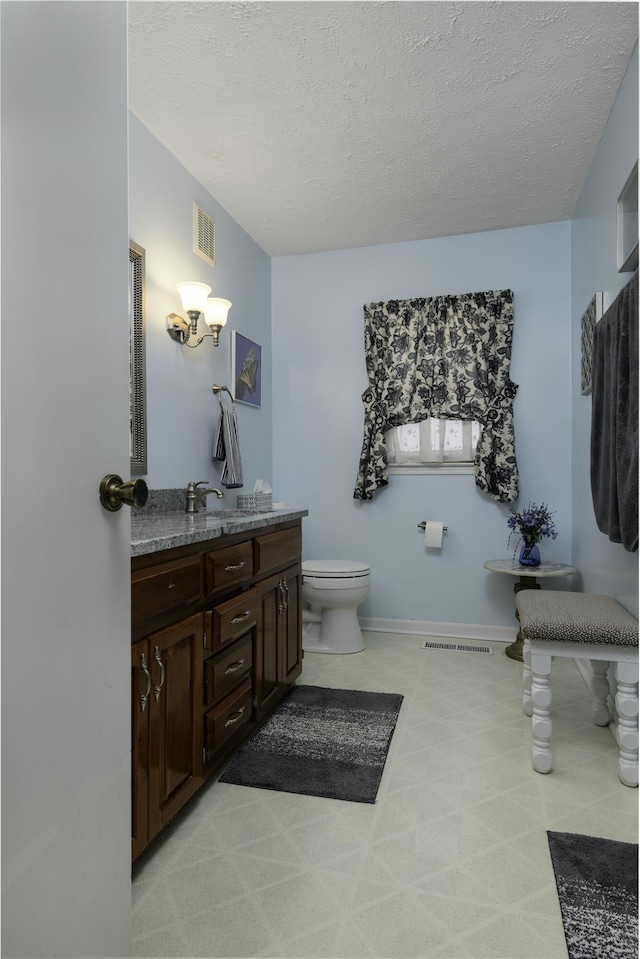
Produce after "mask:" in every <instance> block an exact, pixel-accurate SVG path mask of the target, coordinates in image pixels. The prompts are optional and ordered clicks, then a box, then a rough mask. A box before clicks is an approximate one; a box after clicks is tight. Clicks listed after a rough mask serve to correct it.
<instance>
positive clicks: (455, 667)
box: [133, 633, 638, 959]
mask: <svg viewBox="0 0 640 959" xmlns="http://www.w3.org/2000/svg"><path fill="white" fill-rule="evenodd" d="M365 642H366V650H365V651H364V652H363V653H358V654H355V655H352V656H326V655H325V656H323V655H319V654H307V655H306V657H305V660H304V671H303V674H302V677H301V678H300V680H299V682H302V683H307V684H310V685H316V686H333V687H343V688H357V689H369V690H378V691H383V692H395V693H402V694H403V695H404V697H405V698H404V702H403V705H402V709H401V711H400V717H399V720H398V725H397V727H396V731H395V734H394V737H393V740H392V743H391V749H390V752H389V756H388V759H387V764H386V766H385V772H384V775H383V778H382V783H381V786H380V790H379V792H378V798H377V801H376V803H375V804H372V805H369V804H362V803H349V802H341V801H335V800H330V799H320V798H315V797H307V796H295V795H289V794H287V793H278V792H272V791H269V790H260V789H248V788H246V787H242V786H232V785H227V784H224V783H218V782H211V783H210V784H208V786H206V787H205V788H204V790H203V791H202V793H201V794H200V795H199V796H198V797H196V798H195V799H194V800H193V801H192V803H191V805H190V806H189V807H188V809H187V810H185V811H184V812H183V813H182V814H181V815H180V817H179V819H178V820H177V821H176V822H175V823H174V824H172V826H171V827H170V828H169V829H168V830H167V831H166V832H165V834H164V835H163V836H162V837H161V838H160V839H159V840H158V842H157V843H156V845H155V847H154V848H153V849H152V850H150V852H149V853H148V854H147V855H146V857H145V858H144V860H143V862H142V863H141V864H140V865H139V866H138V867H136V870H135V873H134V882H133V902H134V906H133V937H134V939H133V956H152V957H161V956H162V957H177V956H205V957H211V959H212V957H222V956H225V957H230V956H244V957H268V956H270V957H279V959H285V957H289V956H291V957H297V959H304V957H313V956H315V957H322V956H324V957H330V959H331V957H332V959H339V957H353V959H355V957H374V959H376V957H377V959H382V957H410V956H414V957H419V959H453V957H455V959H484V957H493V959H519V957H535V959H555V957H563V959H566V956H567V951H566V946H565V941H564V935H563V931H562V923H561V918H560V911H559V907H558V901H557V897H556V890H555V882H554V877H553V870H552V867H551V862H550V859H549V852H548V845H547V839H546V830H547V829H552V830H558V831H562V832H579V833H586V834H590V835H597V836H605V837H608V838H610V839H618V840H623V841H626V842H637V830H638V790H636V789H629V788H628V787H625V786H623V785H621V783H620V782H619V780H618V778H617V775H616V746H615V743H614V741H613V739H612V736H611V733H610V732H609V730H608V729H606V728H605V729H603V728H601V727H598V726H594V725H593V724H592V722H591V718H590V697H589V693H588V690H587V687H586V685H585V683H584V680H583V679H582V677H581V676H580V674H579V673H578V670H577V668H576V666H575V665H574V664H573V662H570V661H567V660H558V661H556V662H555V663H554V669H553V692H554V703H553V722H554V733H553V745H554V767H555V768H554V771H553V772H552V773H551V774H550V775H548V776H541V775H539V774H538V773H535V772H533V770H532V768H531V763H530V721H529V720H528V719H527V718H526V717H524V716H523V714H522V709H521V690H522V685H521V673H522V669H521V666H520V664H519V663H515V662H514V661H512V660H510V659H508V658H507V657H506V656H505V655H504V646H503V645H501V644H500V643H495V644H491V645H492V648H493V650H494V654H493V655H483V654H480V653H475V652H474V653H460V652H445V651H431V650H425V649H423V648H422V642H423V639H422V638H421V637H418V636H408V635H398V634H395V635H392V634H384V633H367V634H365Z"/></svg>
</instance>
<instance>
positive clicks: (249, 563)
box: [205, 542, 253, 593]
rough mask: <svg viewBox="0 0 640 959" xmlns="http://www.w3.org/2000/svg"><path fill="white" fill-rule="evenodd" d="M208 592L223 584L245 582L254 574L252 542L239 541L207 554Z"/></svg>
mask: <svg viewBox="0 0 640 959" xmlns="http://www.w3.org/2000/svg"><path fill="white" fill-rule="evenodd" d="M205 570H206V578H207V593H210V592H212V590H214V589H220V587H222V586H233V585H235V584H236V583H243V582H245V581H246V580H248V579H251V577H252V576H253V551H252V549H251V542H248V543H238V544H237V545H236V546H228V547H227V548H226V549H219V550H216V551H215V552H213V553H207V554H206V563H205Z"/></svg>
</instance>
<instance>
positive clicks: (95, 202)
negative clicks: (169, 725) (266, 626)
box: [0, 2, 131, 957]
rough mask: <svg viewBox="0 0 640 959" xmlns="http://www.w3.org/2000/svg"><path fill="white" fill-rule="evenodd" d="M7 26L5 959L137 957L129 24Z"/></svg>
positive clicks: (32, 19)
mask: <svg viewBox="0 0 640 959" xmlns="http://www.w3.org/2000/svg"><path fill="white" fill-rule="evenodd" d="M0 18H1V24H0V37H1V54H0V63H1V71H2V74H1V86H2V113H1V118H0V122H1V125H2V130H1V139H2V184H1V187H2V197H1V204H2V264H1V268H2V278H1V279H2V304H1V305H2V353H1V362H2V375H1V383H2V387H1V388H2V454H3V455H2V540H3V542H2V547H3V560H4V561H3V564H2V579H3V582H2V593H3V621H2V740H3V741H2V817H3V831H2V858H3V870H4V875H3V882H2V900H3V902H2V954H3V955H7V956H8V955H16V956H19V955H22V956H53V955H58V956H67V957H72V956H73V957H75V956H83V957H90V956H129V955H131V951H130V949H131V946H130V909H131V906H130V899H131V892H130V874H131V841H130V814H131V797H130V788H129V782H130V769H131V761H130V749H131V737H130V717H131V705H130V699H129V696H130V689H129V683H128V681H127V675H128V665H129V661H130V604H129V589H130V586H129V577H130V523H129V514H128V510H127V509H126V508H124V509H122V510H121V511H120V512H118V513H107V512H105V510H103V509H102V507H101V506H100V501H99V496H98V489H99V484H100V481H101V479H102V477H103V476H105V475H106V474H107V473H114V472H115V473H119V474H120V475H121V476H122V477H124V478H128V470H129V439H128V437H129V392H128V390H129V385H128V371H129V329H128V239H129V237H128V223H127V122H128V114H127V86H126V84H127V62H126V52H127V51H126V42H127V11H126V4H125V3H121V2H114V3H38V2H35V3H2V4H0ZM25 64H29V66H28V69H25Z"/></svg>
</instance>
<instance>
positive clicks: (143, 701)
mask: <svg viewBox="0 0 640 959" xmlns="http://www.w3.org/2000/svg"><path fill="white" fill-rule="evenodd" d="M140 669H141V670H142V672H143V673H144V674H145V676H146V677H147V691H146V693H144V695H142V696H141V697H140V712H141V713H143V712H144V711H145V709H146V708H147V703H148V701H149V693H150V692H151V673H150V672H149V670H148V669H147V658H146V656H145V654H144V653H141V654H140Z"/></svg>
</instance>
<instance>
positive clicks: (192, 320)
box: [167, 283, 231, 349]
mask: <svg viewBox="0 0 640 959" xmlns="http://www.w3.org/2000/svg"><path fill="white" fill-rule="evenodd" d="M178 291H179V293H180V296H181V298H182V308H183V309H184V311H185V313H186V314H187V315H188V317H189V322H187V320H185V319H184V318H183V317H181V316H178V314H177V313H169V315H168V316H167V322H168V327H167V333H168V334H169V336H170V337H171V339H172V340H175V341H176V343H180V345H181V346H189V347H190V348H191V349H195V348H196V346H200V344H201V343H202V341H203V340H204V339H206V338H207V337H208V336H211V337H213V345H214V346H217V345H218V338H219V334H220V330H221V329H222V327H223V326H224V325H225V323H226V322H227V315H228V313H229V310H230V309H231V301H230V300H222V299H220V298H219V297H216V296H209V293H211V287H210V286H207V284H206V283H179V284H178ZM201 313H204V318H205V321H206V323H208V325H209V327H210V329H211V332H210V333H205V334H204V335H203V336H201V337H199V339H198V340H197V341H196V342H195V343H189V342H188V340H189V337H190V336H192V335H193V336H197V334H198V320H199V318H200V314H201Z"/></svg>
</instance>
